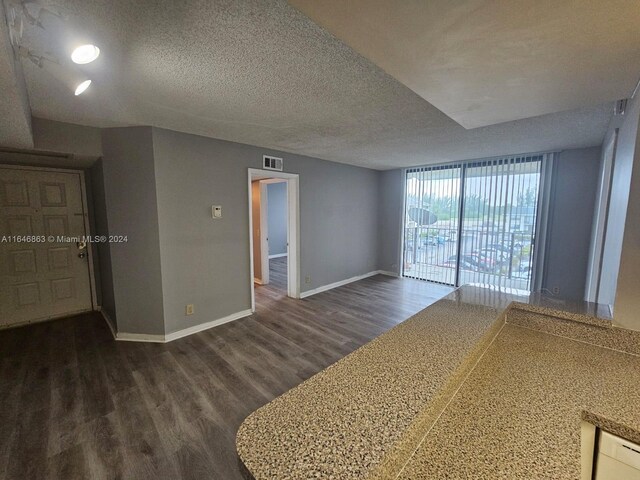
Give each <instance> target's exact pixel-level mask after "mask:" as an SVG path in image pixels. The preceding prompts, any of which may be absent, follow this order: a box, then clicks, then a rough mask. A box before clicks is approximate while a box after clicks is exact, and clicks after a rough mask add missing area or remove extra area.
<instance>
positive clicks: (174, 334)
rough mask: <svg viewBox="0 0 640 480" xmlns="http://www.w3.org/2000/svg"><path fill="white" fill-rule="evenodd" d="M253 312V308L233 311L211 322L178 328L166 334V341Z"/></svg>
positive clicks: (231, 320)
mask: <svg viewBox="0 0 640 480" xmlns="http://www.w3.org/2000/svg"><path fill="white" fill-rule="evenodd" d="M252 313H253V312H252V311H251V309H248V310H242V311H241V312H236V313H232V314H231V315H227V316H226V317H222V318H218V319H217V320H212V321H210V322H206V323H201V324H200V325H195V326H193V327H189V328H185V329H183V330H178V331H177V332H172V333H169V334H167V335H165V342H170V341H171V340H177V339H178V338H182V337H186V336H188V335H192V334H194V333H198V332H201V331H203V330H208V329H210V328H213V327H217V326H218V325H222V324H224V323H229V322H233V321H234V320H239V319H241V318H244V317H248V316H249V315H251V314H252Z"/></svg>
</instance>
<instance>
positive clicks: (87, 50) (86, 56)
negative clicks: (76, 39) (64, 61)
mask: <svg viewBox="0 0 640 480" xmlns="http://www.w3.org/2000/svg"><path fill="white" fill-rule="evenodd" d="M99 55H100V49H99V48H98V47H96V46H95V45H91V44H88V45H80V46H79V47H78V48H76V49H75V50H74V51H73V53H72V54H71V60H73V61H74V63H78V64H80V65H84V64H86V63H91V62H93V61H94V60H95V59H96V58H98V56H99Z"/></svg>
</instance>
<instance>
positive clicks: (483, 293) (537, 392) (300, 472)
mask: <svg viewBox="0 0 640 480" xmlns="http://www.w3.org/2000/svg"><path fill="white" fill-rule="evenodd" d="M513 302H516V303H513ZM529 302H531V303H529ZM541 303H542V302H539V301H538V300H537V299H535V298H533V299H532V298H531V297H527V296H521V295H518V294H517V293H516V294H514V293H513V292H510V293H504V292H500V291H496V290H494V289H489V288H482V287H479V286H465V287H461V288H459V289H458V290H456V291H454V292H452V293H451V294H450V295H448V296H446V297H444V298H443V299H442V300H440V301H438V302H436V303H435V304H433V305H431V306H430V307H427V308H426V309H425V310H423V311H422V312H420V313H418V314H417V315H415V316H413V317H411V318H410V319H409V320H406V321H405V322H403V323H402V324H400V325H398V326H397V327H395V328H393V329H392V330H390V331H389V332H387V333H385V334H384V335H382V336H380V337H378V338H377V339H375V340H373V341H372V342H370V343H368V344H367V345H365V346H363V347H361V348H360V349H358V350H356V351H355V352H353V353H352V354H350V355H348V356H347V357H345V358H343V359H342V360H340V361H339V362H337V363H335V364H334V365H332V366H330V367H329V368H327V369H326V370H324V371H322V372H320V373H319V374H317V375H315V376H313V377H311V378H310V379H309V380H307V381H306V382H303V383H302V384H300V385H299V386H297V387H295V388H294V389H292V390H290V391H289V392H287V393H285V394H284V395H282V396H281V397H279V398H277V399H275V400H274V401H272V402H271V403H269V404H267V405H265V406H264V407H262V408H260V409H258V410H257V411H256V412H254V413H252V414H251V415H250V416H249V417H248V418H247V419H246V420H245V421H244V423H243V424H242V426H241V427H240V430H239V431H238V435H237V441H236V446H237V450H238V455H239V458H240V461H241V462H242V464H243V465H244V466H245V467H246V470H247V472H246V473H247V476H248V477H249V478H255V479H256V480H262V479H294V478H295V479H308V478H336V479H352V478H353V479H355V478H358V479H361V478H371V479H382V478H395V477H396V476H397V475H398V474H399V473H400V472H401V475H402V476H403V477H402V478H441V477H446V478H465V477H467V478H495V476H496V471H498V474H500V472H501V471H502V470H500V469H504V471H505V472H507V471H508V472H513V471H515V470H513V469H517V468H525V469H526V468H532V466H535V465H536V464H538V463H539V464H540V465H545V464H547V463H548V461H550V462H552V463H554V464H555V463H557V465H558V466H557V468H558V471H562V472H564V473H563V475H565V477H566V478H577V477H576V476H575V475H573V476H572V474H573V472H574V470H573V469H572V468H573V467H571V468H569V469H568V470H567V469H566V468H567V465H568V464H569V463H571V462H572V461H575V468H577V469H578V470H579V461H578V460H579V459H578V460H577V459H576V458H575V451H576V448H577V451H578V455H579V428H578V426H579V422H580V419H581V415H588V414H592V415H598V416H599V417H598V418H603V419H615V421H617V422H620V424H621V425H624V426H626V427H629V428H630V429H631V430H634V429H636V428H637V427H640V424H639V422H638V418H636V417H635V416H634V415H635V414H634V413H633V412H631V411H629V408H627V409H625V408H624V407H623V406H622V405H623V404H625V402H630V401H632V400H633V401H635V403H636V405H637V404H640V401H639V399H638V398H631V397H633V395H634V394H630V393H629V394H627V395H626V398H624V399H619V402H618V400H615V401H609V400H608V399H610V398H612V397H616V396H618V395H620V392H619V391H618V390H617V387H615V385H616V384H617V382H618V381H620V380H622V381H623V383H620V388H621V390H622V391H624V392H627V388H628V385H629V383H628V382H631V381H634V379H635V381H636V383H638V384H640V377H638V374H639V373H640V370H638V369H639V367H640V363H639V362H638V359H639V357H635V356H632V355H627V354H623V353H619V352H612V351H610V350H605V349H603V348H599V347H595V346H592V345H586V344H581V343H578V342H575V341H572V340H568V339H564V338H559V337H552V336H550V335H547V334H545V333H541V332H537V331H534V330H531V329H529V328H521V327H519V326H515V325H505V318H506V317H507V316H508V315H509V312H510V311H511V310H512V309H513V308H517V307H518V306H522V305H526V306H527V307H525V309H524V310H522V312H523V313H525V314H529V313H531V314H533V313H534V312H539V311H540V312H547V313H548V312H549V310H538V308H543V307H541V306H540V305H541ZM530 304H531V305H533V307H534V308H528V306H529V305H530ZM510 305H511V306H510ZM587 307H588V306H587ZM589 309H590V307H588V308H587V309H585V310H584V311H580V310H579V308H578V309H576V310H574V311H571V312H569V313H570V317H571V319H572V320H573V321H577V322H582V324H587V325H589V326H592V325H600V326H601V327H606V326H607V322H608V324H610V321H609V320H608V319H607V318H599V317H597V314H594V313H593V312H596V311H595V310H594V311H593V312H592V311H590V310H589ZM516 318H517V316H516ZM523 321H526V319H525V320H523ZM603 322H604V323H603ZM545 342H548V345H549V346H546V345H547V344H546V343H545ZM520 348H522V350H523V355H522V356H521V357H519V355H518V352H519V349H520ZM563 349H565V350H566V351H567V352H569V355H566V354H565V352H564V351H563ZM581 349H582V350H581ZM592 350H593V351H597V353H595V354H594V358H596V359H597V360H598V362H599V363H598V362H595V363H594V361H586V362H583V361H582V360H583V359H582V357H588V355H587V352H588V351H592ZM536 353H537V354H538V355H539V356H540V357H542V360H545V361H546V362H547V364H545V365H541V364H540V362H537V360H540V359H538V358H537V357H535V355H534V354H536ZM552 353H553V355H551V354H552ZM580 355H582V357H581V358H580V361H579V362H578V363H577V364H576V362H575V361H573V360H572V358H575V357H576V356H580ZM615 355H621V356H623V357H624V359H625V360H622V361H618V360H619V359H618V358H616V357H614V356H615ZM630 359H631V360H630ZM553 360H555V365H554V366H553V367H551V366H550V364H553V363H554V362H553ZM608 362H612V363H615V364H616V367H615V368H614V369H609V368H608ZM564 363H567V364H568V365H567V368H566V369H565V368H564ZM596 365H601V369H600V370H598V369H597V368H596ZM569 367H570V368H569ZM578 368H582V369H583V370H584V371H583V372H581V373H580V375H582V376H581V378H580V379H575V380H574V379H571V378H570V377H569V375H570V374H576V373H577V372H576V369H578ZM616 368H617V369H618V370H616ZM547 370H549V371H547ZM622 370H624V375H626V377H625V378H624V379H623V378H622V377H623V376H624V375H623V372H622ZM564 371H566V372H570V373H567V375H566V376H565V375H564V374H563V373H562V372H564ZM598 372H600V373H601V374H602V376H603V377H606V379H599V380H598V381H596V378H597V373H598ZM616 372H619V375H620V378H618V377H617V374H616ZM565 383H568V384H569V385H568V386H566V385H565ZM565 387H566V388H565ZM469 388H470V390H469V391H468V393H466V394H465V392H467V389H469ZM494 388H495V389H498V390H494ZM589 388H593V389H596V390H597V394H595V395H594V396H592V397H591V398H590V399H589V402H590V403H584V402H583V403H584V404H580V407H576V402H577V403H580V402H578V400H577V399H582V397H581V395H582V394H584V392H586V391H588V390H589ZM464 395H466V396H464ZM528 395H530V398H529V397H528ZM635 395H638V392H635ZM467 397H468V398H467ZM485 397H486V398H485ZM465 398H466V399H467V401H466V403H465V402H462V403H460V402H461V401H462V400H461V399H465ZM471 400H475V401H476V402H478V403H477V404H471V403H470V402H471ZM599 400H600V401H599ZM487 402H488V403H487ZM496 402H497V403H496ZM618 403H619V404H620V405H619V406H618V407H616V405H618ZM626 404H627V405H629V404H628V403H626ZM457 405H459V408H458V407H456V406H457ZM495 405H498V406H499V408H497V409H496V408H494V406H495ZM507 407H509V408H511V410H510V409H509V408H507ZM576 408H577V409H576ZM554 412H555V413H554ZM499 414H504V416H503V417H501V416H500V415H499ZM552 414H553V415H552ZM540 417H544V418H540ZM448 418H450V421H449V423H446V424H445V425H446V427H441V425H443V422H445V421H446V420H447V419H448ZM546 418H549V419H551V418H552V419H553V421H554V422H555V423H553V422H552V423H550V422H544V421H542V422H541V420H544V419H546ZM534 420H537V423H536V424H534V425H523V424H522V422H527V421H528V422H529V423H531V422H532V421H534ZM474 422H477V424H478V425H480V426H478V427H476V423H474ZM487 422H489V423H487ZM554 424H557V425H558V429H555V430H554V429H553V428H552V427H553V426H554ZM569 425H570V426H571V427H572V429H570V430H568V429H567V428H565V427H567V426H569ZM471 427H473V428H471ZM441 428H442V430H441ZM467 429H469V430H468V431H467ZM476 429H479V430H482V429H484V430H482V431H481V432H478V430H476ZM514 435H515V436H517V437H518V438H519V439H520V440H519V441H521V442H522V445H528V444H529V442H530V441H539V442H540V443H542V444H543V445H537V446H535V447H534V448H533V449H531V450H530V453H526V454H525V453H523V452H521V451H520V450H518V448H519V447H518V448H515V449H511V447H510V443H511V442H512V440H513V438H512V436H514ZM575 435H578V437H577V438H578V440H576V438H575ZM474 436H475V437H477V438H482V439H483V442H486V443H485V444H484V447H483V449H474V448H472V446H471V445H473V444H475V443H476V438H470V437H474ZM545 439H546V440H545ZM466 441H468V444H466V443H465V442H466ZM576 442H578V443H576ZM517 445H520V444H519V443H518V444H517ZM576 445H578V447H576ZM450 447H451V448H453V447H455V448H456V449H460V450H457V452H458V454H459V455H461V456H460V457H459V459H458V461H456V460H455V456H456V453H455V452H451V453H450V454H447V453H445V452H446V451H449V450H450ZM565 447H566V448H567V450H566V452H565V451H563V452H560V453H558V454H557V456H559V457H561V458H559V459H558V460H553V459H552V460H548V459H546V458H538V457H535V454H536V453H539V452H543V451H544V452H545V455H548V454H549V452H550V450H548V449H549V448H565ZM574 447H575V448H574ZM435 451H438V452H440V453H439V454H438V455H439V457H438V458H440V460H432V459H431V458H432V457H433V458H435V454H434V452H435ZM490 451H491V452H493V453H490ZM510 452H511V453H510ZM448 455H451V457H449V456H448ZM531 462H533V463H531ZM456 463H459V464H458V465H452V464H456ZM474 463H475V464H477V465H476V466H474ZM503 463H504V465H503ZM465 464H466V465H465ZM507 464H509V465H507ZM511 464H515V465H517V467H516V466H513V465H511ZM572 465H573V464H572ZM456 468H457V469H458V470H456ZM466 468H469V469H470V470H465V469H466ZM474 468H477V469H480V470H478V471H485V470H486V472H487V475H488V476H484V477H483V476H482V475H476V474H475V473H474V474H471V473H470V472H472V473H473V472H475V470H474ZM495 468H497V469H498V470H495ZM483 469H484V470H483ZM518 471H520V473H522V472H524V471H525V470H518ZM444 472H448V473H447V475H444ZM500 475H501V474H500ZM500 475H498V476H500ZM567 475H568V476H567ZM543 476H546V475H543ZM551 477H553V476H551ZM565 477H558V478H565ZM500 478H531V477H529V476H527V475H525V476H520V477H518V476H517V475H516V476H515V477H514V476H513V475H511V474H510V475H507V476H502V477H500Z"/></svg>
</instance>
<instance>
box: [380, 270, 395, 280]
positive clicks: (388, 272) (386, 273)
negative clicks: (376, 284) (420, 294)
mask: <svg viewBox="0 0 640 480" xmlns="http://www.w3.org/2000/svg"><path fill="white" fill-rule="evenodd" d="M378 273H379V274H380V275H386V276H387V277H396V278H398V277H399V276H400V275H398V273H397V272H390V271H388V270H378Z"/></svg>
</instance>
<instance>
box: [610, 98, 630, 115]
mask: <svg viewBox="0 0 640 480" xmlns="http://www.w3.org/2000/svg"><path fill="white" fill-rule="evenodd" d="M626 110H627V99H626V98H625V99H622V100H618V101H617V102H616V105H615V107H614V110H613V113H614V114H615V115H624V112H625V111H626Z"/></svg>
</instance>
